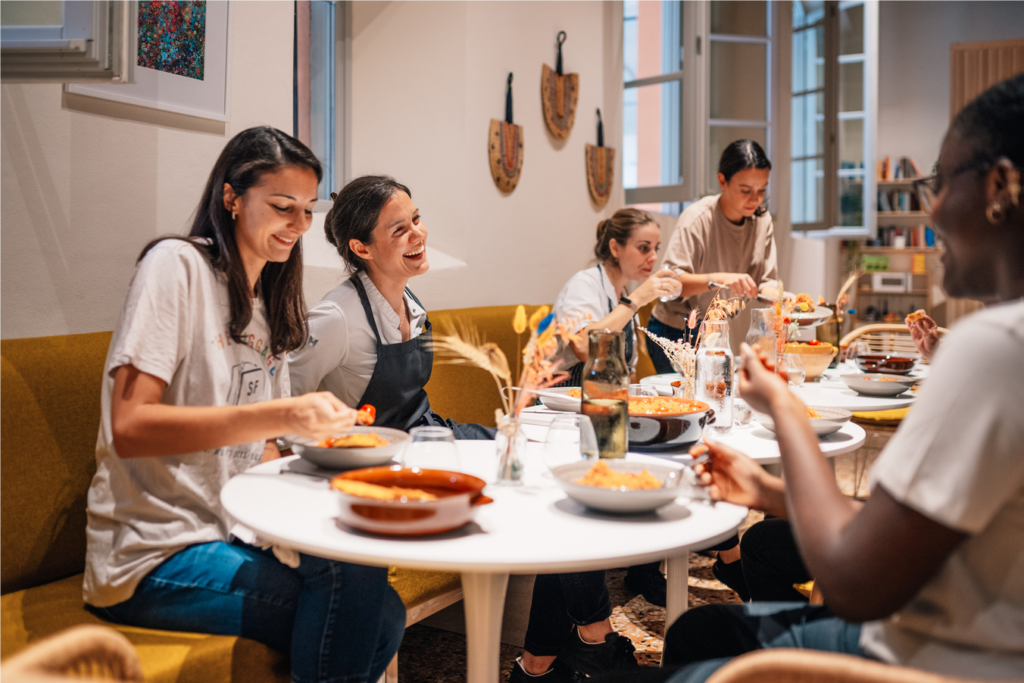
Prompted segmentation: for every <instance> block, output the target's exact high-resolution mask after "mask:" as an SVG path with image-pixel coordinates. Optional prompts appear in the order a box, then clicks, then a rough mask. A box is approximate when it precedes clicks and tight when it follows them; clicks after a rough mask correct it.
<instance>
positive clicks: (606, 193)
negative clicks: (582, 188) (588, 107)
mask: <svg viewBox="0 0 1024 683" xmlns="http://www.w3.org/2000/svg"><path fill="white" fill-rule="evenodd" d="M586 157H587V187H589V188H590V196H591V197H592V198H593V199H594V203H595V204H597V206H598V208H601V207H603V206H604V205H605V204H607V203H608V198H609V197H611V195H612V183H613V182H614V180H615V150H614V149H613V148H611V147H605V146H604V124H603V123H602V122H601V110H600V109H598V110H597V146H596V147H595V146H594V145H590V144H588V145H587V147H586Z"/></svg>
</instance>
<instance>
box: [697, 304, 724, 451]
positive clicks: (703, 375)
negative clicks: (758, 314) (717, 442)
mask: <svg viewBox="0 0 1024 683" xmlns="http://www.w3.org/2000/svg"><path fill="white" fill-rule="evenodd" d="M732 383H733V356H732V349H731V348H730V347H729V323H728V321H724V320H723V321H718V322H710V321H709V322H705V323H704V335H703V338H702V340H701V343H700V347H699V348H698V349H697V400H698V401H704V402H705V403H707V404H708V405H709V406H711V408H712V409H713V410H714V411H715V421H714V422H713V423H712V424H711V425H710V427H709V429H711V431H712V433H715V434H728V433H729V431H730V430H731V429H732V394H733V386H732Z"/></svg>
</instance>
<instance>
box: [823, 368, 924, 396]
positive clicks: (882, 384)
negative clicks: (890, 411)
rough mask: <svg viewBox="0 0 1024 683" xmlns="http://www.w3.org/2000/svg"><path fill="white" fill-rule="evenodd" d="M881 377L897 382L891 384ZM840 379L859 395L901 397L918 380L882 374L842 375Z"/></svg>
mask: <svg viewBox="0 0 1024 683" xmlns="http://www.w3.org/2000/svg"><path fill="white" fill-rule="evenodd" d="M881 377H891V378H892V379H893V380H895V381H891V382H890V381H886V380H882V379H879V378H881ZM839 379H841V380H843V383H844V384H845V385H846V386H848V387H850V388H851V389H853V390H854V391H856V392H857V393H858V394H864V395H865V396H899V395H900V394H902V393H904V392H906V391H908V390H909V389H910V388H911V387H912V386H914V383H915V382H917V379H916V378H913V377H906V376H904V375H886V374H882V373H878V374H875V373H872V374H870V375H869V374H863V375H853V374H851V375H841V376H840V377H839Z"/></svg>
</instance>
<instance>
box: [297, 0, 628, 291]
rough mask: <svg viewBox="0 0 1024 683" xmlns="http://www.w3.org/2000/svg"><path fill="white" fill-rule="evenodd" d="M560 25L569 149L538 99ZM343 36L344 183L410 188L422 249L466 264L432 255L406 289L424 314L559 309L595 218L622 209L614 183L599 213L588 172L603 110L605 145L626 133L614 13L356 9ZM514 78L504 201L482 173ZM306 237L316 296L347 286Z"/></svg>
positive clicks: (559, 7)
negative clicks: (509, 173)
mask: <svg viewBox="0 0 1024 683" xmlns="http://www.w3.org/2000/svg"><path fill="white" fill-rule="evenodd" d="M560 30H564V31H566V33H567V34H568V39H567V41H566V43H565V45H564V47H563V64H564V68H565V71H566V73H571V72H575V73H578V74H579V76H580V94H579V107H578V109H577V115H576V123H575V126H574V128H573V130H572V134H571V135H570V137H569V139H568V140H565V141H558V140H555V139H554V138H553V137H552V136H551V135H550V134H549V133H548V131H547V127H546V126H545V124H544V119H543V113H542V109H541V102H540V73H541V64H542V63H545V62H546V63H547V64H548V65H550V66H552V67H553V66H554V64H555V38H556V35H557V33H558V31H560ZM352 41H353V42H352V102H353V105H352V129H351V130H352V148H351V150H352V174H353V177H355V176H358V175H362V174H366V173H386V174H389V175H392V176H394V177H395V178H397V179H398V180H399V181H400V182H402V183H404V184H406V185H408V186H409V188H410V189H411V190H412V193H413V201H414V202H415V203H416V204H417V205H418V206H419V208H420V209H421V211H422V213H423V219H424V222H425V223H426V225H427V227H428V229H429V232H430V236H429V242H428V244H429V245H430V246H431V247H432V248H435V249H439V250H441V251H442V252H444V253H445V254H448V255H450V256H452V257H454V259H457V260H458V261H459V262H464V263H465V264H466V265H465V266H458V265H456V266H455V267H450V268H439V267H438V266H439V265H441V264H440V261H439V259H438V258H436V257H435V258H432V266H433V267H432V270H431V271H430V272H428V273H427V274H426V275H423V276H421V277H418V278H416V279H415V280H414V281H413V282H412V283H410V286H411V287H412V288H413V290H414V291H415V292H416V294H417V295H418V296H419V297H420V299H421V300H423V302H424V303H425V305H426V306H427V307H428V308H430V309H438V308H461V307H467V306H483V305H492V304H512V303H520V302H522V303H545V302H548V303H550V302H552V301H554V299H555V297H556V296H557V294H558V291H559V290H560V289H561V287H562V285H563V284H564V283H565V281H566V280H567V279H568V278H569V276H570V275H572V274H573V273H574V272H576V271H577V270H579V269H581V268H583V267H585V266H586V265H587V264H588V258H589V254H590V252H591V249H592V248H593V241H594V235H595V230H596V227H597V223H598V221H599V220H601V219H603V218H604V217H605V216H606V215H610V214H611V213H612V212H613V211H614V210H615V208H618V207H620V206H621V205H622V196H623V195H622V191H621V182H620V180H621V179H620V178H616V188H615V194H614V195H613V199H612V200H611V202H609V204H608V206H607V207H606V208H605V210H603V211H602V210H599V209H598V208H597V207H596V206H594V204H593V203H592V202H591V200H590V195H589V193H588V191H587V181H586V175H585V168H584V144H586V143H591V144H594V143H595V142H596V125H597V120H596V115H595V110H596V109H597V108H598V107H600V108H601V113H602V115H603V116H604V120H605V139H606V141H607V142H608V144H610V145H614V146H617V145H616V142H617V141H619V140H621V137H622V136H621V123H620V112H621V78H622V66H621V64H622V61H621V60H622V54H621V5H619V4H618V3H602V2H429V3H421V2H356V3H354V6H353V32H352ZM606 46H607V47H606ZM509 71H511V72H513V73H514V74H515V76H514V81H513V84H512V89H513V99H514V120H515V123H517V124H519V125H521V126H522V127H523V137H524V143H525V144H524V158H523V170H522V176H521V179H520V182H519V185H518V187H517V188H516V190H515V191H514V192H513V193H512V194H510V195H505V194H503V193H502V192H500V191H499V190H498V188H497V187H495V185H494V181H493V180H492V179H491V176H490V166H489V162H488V156H487V134H488V126H489V125H490V120H491V119H492V118H497V119H501V118H503V116H504V112H505V81H506V78H507V76H508V73H509ZM620 153H621V150H620ZM312 232H313V231H311V233H312ZM304 240H305V241H304V246H305V248H306V254H307V271H308V273H307V279H306V292H307V298H308V299H309V300H310V302H313V301H316V300H318V299H319V298H320V296H322V294H323V293H324V292H325V291H327V290H328V289H330V288H331V287H333V286H334V285H336V284H337V283H338V282H339V281H340V280H341V279H342V277H343V276H342V274H341V261H340V259H339V258H338V257H337V255H336V253H334V252H333V250H332V248H331V247H330V246H329V245H328V244H327V243H326V241H325V240H323V238H322V236H321V235H320V234H319V233H318V234H308V235H307V237H306V238H304Z"/></svg>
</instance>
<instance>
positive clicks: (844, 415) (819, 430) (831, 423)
mask: <svg viewBox="0 0 1024 683" xmlns="http://www.w3.org/2000/svg"><path fill="white" fill-rule="evenodd" d="M810 407H811V408H814V409H815V410H817V411H818V412H819V413H821V417H820V418H819V417H812V418H811V419H810V423H811V428H812V429H813V430H814V433H815V434H817V435H818V436H828V435H829V434H835V433H836V432H838V431H839V430H840V429H842V428H843V425H844V424H846V423H847V422H849V421H850V419H851V418H852V417H853V413H851V412H850V411H849V410H843V409H842V408H826V407H825V406H810ZM754 417H755V418H756V419H757V422H758V424H760V425H761V426H762V427H764V428H765V429H767V430H768V431H769V432H771V433H772V434H774V433H775V421H774V420H773V419H772V418H771V416H770V415H765V414H764V413H754Z"/></svg>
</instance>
